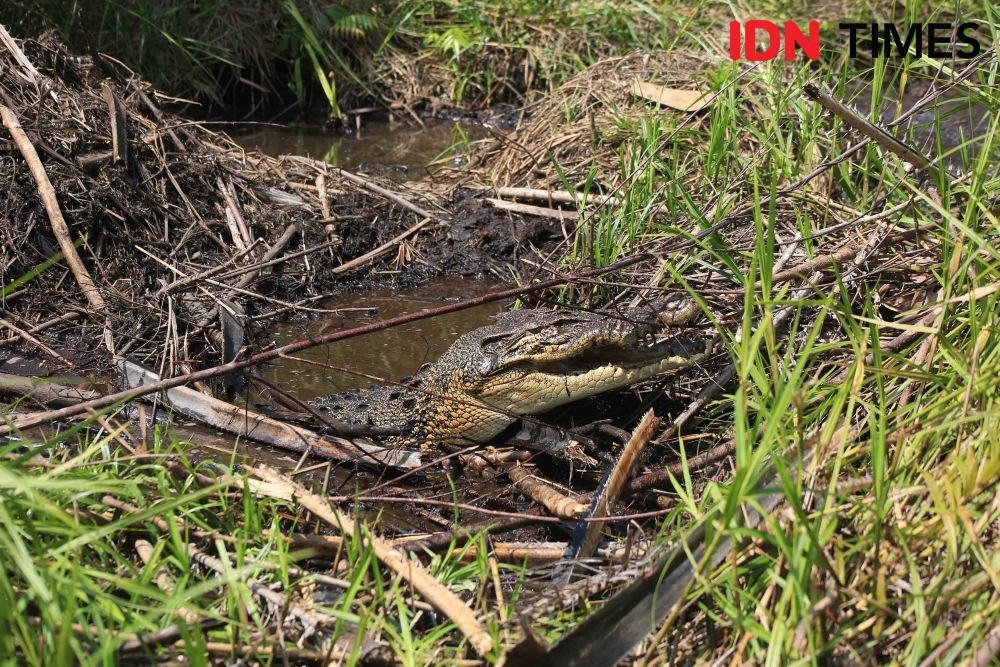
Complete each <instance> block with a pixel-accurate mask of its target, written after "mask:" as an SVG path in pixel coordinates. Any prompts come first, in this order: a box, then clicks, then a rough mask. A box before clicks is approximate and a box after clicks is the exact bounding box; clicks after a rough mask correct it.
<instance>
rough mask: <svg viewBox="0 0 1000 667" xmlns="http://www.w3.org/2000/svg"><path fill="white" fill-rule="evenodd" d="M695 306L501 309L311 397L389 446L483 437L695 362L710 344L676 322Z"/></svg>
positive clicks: (327, 412)
mask: <svg viewBox="0 0 1000 667" xmlns="http://www.w3.org/2000/svg"><path fill="white" fill-rule="evenodd" d="M700 312H701V310H700V308H699V307H698V305H697V303H695V302H694V301H692V300H690V299H687V298H676V297H675V298H668V299H665V300H662V301H660V302H658V303H654V304H650V305H647V306H642V307H638V308H629V309H622V310H618V311H583V310H566V309H561V310H545V309H524V310H516V311H512V312H506V313H501V314H499V315H498V316H497V317H496V322H495V324H492V325H488V326H484V327H481V328H479V329H475V330H473V331H470V332H468V333H466V334H464V335H462V336H461V337H459V338H458V339H457V340H456V341H455V342H454V343H453V344H452V345H451V347H450V348H448V350H447V351H446V352H445V353H444V354H443V355H441V357H440V358H439V359H438V360H437V361H436V362H434V363H431V364H426V365H424V366H423V367H422V368H421V369H420V370H419V371H418V372H417V373H416V374H415V375H414V376H411V377H405V378H403V379H401V380H400V381H399V382H398V383H395V384H389V385H375V386H373V387H370V388H368V389H360V390H353V391H347V392H342V393H337V394H333V395H330V396H327V397H325V398H322V399H318V400H317V401H315V402H314V404H315V406H316V407H317V408H318V409H319V410H320V412H321V413H323V414H324V416H328V417H329V419H330V421H331V423H334V422H339V423H340V424H346V425H348V427H350V428H352V429H353V430H354V432H355V433H357V432H359V430H360V431H364V430H365V429H370V430H371V432H382V433H386V432H391V433H393V437H392V438H391V440H393V441H394V442H395V443H397V444H409V445H413V444H420V445H430V444H435V443H436V444H470V443H485V442H488V441H490V440H491V439H493V438H495V437H496V436H497V435H499V434H500V433H502V432H503V431H504V430H506V429H507V427H508V426H510V425H511V424H513V423H514V422H516V421H518V419H519V418H520V417H521V416H527V415H539V414H542V413H545V412H547V411H549V410H551V409H553V408H556V407H559V406H561V405H565V404H567V403H570V402H572V401H576V400H579V399H582V398H586V397H589V396H594V395H596V394H600V393H604V392H608V391H613V390H616V389H621V388H623V387H626V386H628V385H631V384H634V383H636V382H640V381H642V380H645V379H648V378H650V377H653V376H655V375H659V374H661V373H664V372H667V371H671V370H676V369H679V368H685V367H688V366H692V365H695V364H698V363H699V362H701V361H702V360H704V359H705V358H706V357H707V356H708V354H709V353H710V351H711V347H712V343H711V342H709V340H708V338H707V337H706V336H705V335H704V334H700V333H698V332H694V333H692V332H691V331H689V330H682V329H679V328H678V327H680V326H681V325H684V324H687V323H689V322H691V321H692V320H693V319H694V318H695V317H697V316H698V315H699V314H700Z"/></svg>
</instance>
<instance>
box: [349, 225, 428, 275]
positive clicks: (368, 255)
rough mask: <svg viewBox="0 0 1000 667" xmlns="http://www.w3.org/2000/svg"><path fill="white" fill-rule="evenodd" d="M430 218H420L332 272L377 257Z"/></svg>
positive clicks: (355, 266)
mask: <svg viewBox="0 0 1000 667" xmlns="http://www.w3.org/2000/svg"><path fill="white" fill-rule="evenodd" d="M432 219H433V218H424V219H423V220H421V221H420V222H418V223H417V224H415V225H413V226H412V227H410V228H409V229H407V230H406V231H404V232H402V233H400V234H397V235H396V236H394V237H393V238H392V239H391V240H390V241H386V242H385V243H383V244H382V245H380V246H379V247H377V248H375V249H374V250H370V251H368V252H366V253H365V254H363V255H361V256H360V257H356V258H354V259H352V260H351V261H349V262H346V263H345V264H341V265H340V266H338V267H337V268H335V269H334V270H333V272H334V273H344V272H345V271H350V270H351V269H355V268H357V267H359V266H361V265H362V264H365V263H367V262H368V261H370V260H372V259H375V258H376V257H378V256H379V255H381V254H382V253H384V252H386V251H387V250H389V249H391V248H392V247H394V246H395V245H396V244H397V243H399V242H400V241H402V240H404V239H405V238H406V237H408V236H412V235H413V234H415V233H417V232H418V231H420V230H421V229H423V228H424V227H425V226H426V225H427V223H428V222H430V221H431V220H432Z"/></svg>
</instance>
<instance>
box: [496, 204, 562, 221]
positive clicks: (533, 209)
mask: <svg viewBox="0 0 1000 667" xmlns="http://www.w3.org/2000/svg"><path fill="white" fill-rule="evenodd" d="M483 201H486V202H489V203H490V204H491V205H492V206H493V208H498V209H501V210H503V211H510V212H511V213H521V214H523V215H537V216H540V217H543V218H555V219H556V220H578V219H579V218H580V212H579V211H560V210H559V209H556V208H546V207H545V206H532V205H531V204H519V203H518V202H514V201H507V200H506V199H484V200H483Z"/></svg>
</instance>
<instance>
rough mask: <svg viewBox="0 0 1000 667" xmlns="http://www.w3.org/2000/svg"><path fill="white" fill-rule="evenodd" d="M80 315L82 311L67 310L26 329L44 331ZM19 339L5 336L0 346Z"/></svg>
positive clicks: (29, 331)
mask: <svg viewBox="0 0 1000 667" xmlns="http://www.w3.org/2000/svg"><path fill="white" fill-rule="evenodd" d="M9 296H10V295H8V297H9ZM82 316H83V313H81V312H79V311H71V312H68V313H63V314H62V315H60V316H58V317H53V318H52V319H50V320H46V321H45V322H42V323H41V324H38V325H36V326H33V327H31V328H30V329H28V333H30V334H36V333H39V332H41V331H45V330H46V329H48V328H50V327H54V326H55V325H57V324H59V323H61V322H69V321H70V320H75V319H77V318H78V317H82ZM19 340H21V336H11V337H10V338H5V339H3V340H0V348H4V347H7V346H8V345H13V344H14V343H16V342H18V341H19Z"/></svg>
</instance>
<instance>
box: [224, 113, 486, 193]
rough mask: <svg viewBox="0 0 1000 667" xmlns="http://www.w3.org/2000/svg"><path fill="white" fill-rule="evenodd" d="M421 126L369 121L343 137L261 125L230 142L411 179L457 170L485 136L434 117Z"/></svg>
mask: <svg viewBox="0 0 1000 667" xmlns="http://www.w3.org/2000/svg"><path fill="white" fill-rule="evenodd" d="M424 122H425V126H424V127H420V126H419V125H416V124H413V123H405V124H404V123H389V122H388V121H369V122H366V123H365V124H364V125H362V126H361V128H360V129H356V130H355V131H353V132H351V133H349V134H343V133H328V132H324V131H323V130H322V129H321V128H318V127H278V126H267V127H261V128H259V129H256V130H253V131H251V132H237V133H235V134H234V138H235V139H236V141H238V142H239V143H240V144H241V145H242V146H243V147H245V148H247V149H256V150H259V151H260V152H262V153H265V154H267V155H274V156H277V155H284V154H291V155H307V156H309V157H313V158H316V159H319V160H323V161H325V162H328V163H330V164H332V165H333V166H335V167H343V168H344V169H347V170H350V171H363V172H365V173H368V174H372V175H379V176H388V177H391V178H396V179H399V180H414V179H417V178H422V177H424V176H427V175H428V174H429V173H431V171H433V170H434V169H435V168H436V167H439V166H445V165H451V166H458V165H459V164H461V163H462V160H463V159H464V157H463V154H464V151H463V146H464V144H465V143H466V142H467V141H474V140H476V139H481V138H483V137H484V136H486V135H487V130H486V129H485V128H483V127H482V126H480V125H474V124H467V123H455V122H451V121H446V120H434V119H428V120H425V121H424ZM437 160H441V162H440V163H438V162H436V161H437ZM432 162H435V165H432V164H431V163H432Z"/></svg>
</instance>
